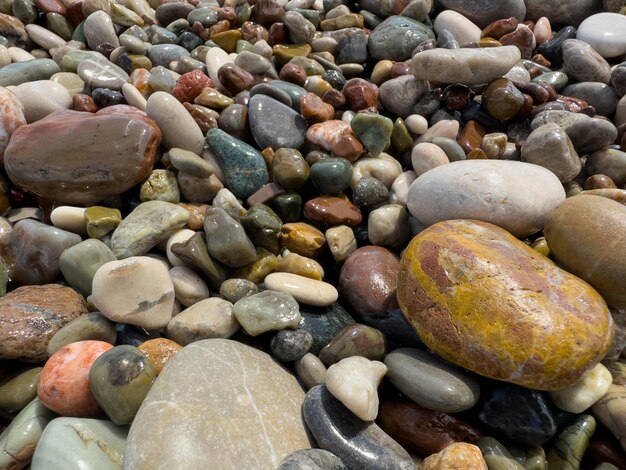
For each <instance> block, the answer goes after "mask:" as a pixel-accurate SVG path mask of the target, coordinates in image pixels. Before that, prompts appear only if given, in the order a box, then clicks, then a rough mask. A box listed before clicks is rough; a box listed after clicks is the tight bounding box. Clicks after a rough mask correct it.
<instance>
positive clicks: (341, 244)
mask: <svg viewBox="0 0 626 470" xmlns="http://www.w3.org/2000/svg"><path fill="white" fill-rule="evenodd" d="M324 238H326V243H328V248H330V252H331V253H332V255H333V258H334V259H335V261H337V262H338V263H342V262H344V261H345V260H346V258H347V257H348V256H350V254H351V253H352V252H353V251H355V250H356V249H357V243H356V238H355V236H354V231H353V230H352V229H351V228H350V227H348V226H347V225H338V226H337V227H331V228H329V229H328V230H326V233H325V234H324Z"/></svg>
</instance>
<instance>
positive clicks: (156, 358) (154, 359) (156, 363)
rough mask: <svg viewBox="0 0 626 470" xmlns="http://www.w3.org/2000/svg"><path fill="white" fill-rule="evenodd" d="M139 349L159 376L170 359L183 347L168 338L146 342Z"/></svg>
mask: <svg viewBox="0 0 626 470" xmlns="http://www.w3.org/2000/svg"><path fill="white" fill-rule="evenodd" d="M137 349H139V350H140V351H141V352H142V353H143V355H144V356H146V357H147V358H148V360H149V361H150V363H151V364H152V367H154V370H155V371H156V373H157V375H158V374H160V373H161V371H162V370H163V368H164V367H165V365H166V364H167V363H168V362H169V361H170V359H172V357H174V356H175V355H176V354H177V353H178V352H179V351H180V350H181V349H183V347H182V346H181V345H180V344H178V343H175V342H174V341H171V340H169V339H166V338H155V339H150V340H148V341H144V342H143V343H141V344H140V345H139V346H137Z"/></svg>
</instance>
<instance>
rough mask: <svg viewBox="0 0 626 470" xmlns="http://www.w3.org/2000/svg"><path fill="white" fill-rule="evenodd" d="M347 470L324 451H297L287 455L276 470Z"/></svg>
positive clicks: (335, 458) (333, 455) (338, 460)
mask: <svg viewBox="0 0 626 470" xmlns="http://www.w3.org/2000/svg"><path fill="white" fill-rule="evenodd" d="M304 468H306V469H307V470H347V467H346V466H345V465H344V464H343V462H342V461H341V459H340V458H339V457H337V456H336V455H335V454H333V453H332V452H328V451H327V450H324V449H305V450H298V451H296V452H293V453H291V454H289V455H288V456H287V457H285V459H284V460H283V461H282V462H281V463H280V465H279V466H278V468H277V469H276V470H302V469H304Z"/></svg>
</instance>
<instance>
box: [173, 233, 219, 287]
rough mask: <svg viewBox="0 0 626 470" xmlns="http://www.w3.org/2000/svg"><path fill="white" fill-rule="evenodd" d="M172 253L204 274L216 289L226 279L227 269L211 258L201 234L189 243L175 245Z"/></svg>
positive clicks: (196, 235)
mask: <svg viewBox="0 0 626 470" xmlns="http://www.w3.org/2000/svg"><path fill="white" fill-rule="evenodd" d="M172 253H174V254H175V255H176V256H178V257H179V258H180V259H182V260H183V261H186V262H188V263H189V264H190V265H191V266H193V267H194V268H196V269H197V270H198V271H200V272H201V273H202V274H204V276H205V277H206V278H207V279H208V281H209V284H210V285H211V287H213V288H214V289H219V288H220V286H221V285H222V282H224V280H225V279H226V273H227V270H226V268H225V267H224V266H222V265H221V264H220V263H218V262H217V261H215V260H214V259H213V258H211V255H209V251H208V250H207V247H206V244H205V243H204V236H203V235H202V234H201V233H199V232H198V233H196V234H195V235H193V236H192V237H191V238H189V240H187V241H184V242H181V243H174V244H173V245H172Z"/></svg>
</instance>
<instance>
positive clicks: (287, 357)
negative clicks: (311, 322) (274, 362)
mask: <svg viewBox="0 0 626 470" xmlns="http://www.w3.org/2000/svg"><path fill="white" fill-rule="evenodd" d="M311 346H313V337H312V336H311V334H310V333H309V332H308V331H305V330H293V331H292V330H281V331H279V332H278V333H276V336H274V337H273V338H272V341H271V342H270V350H271V351H272V356H274V357H275V358H276V359H278V360H279V361H281V362H292V361H297V360H299V359H301V358H302V357H304V356H305V355H306V354H307V353H308V352H309V349H311Z"/></svg>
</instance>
